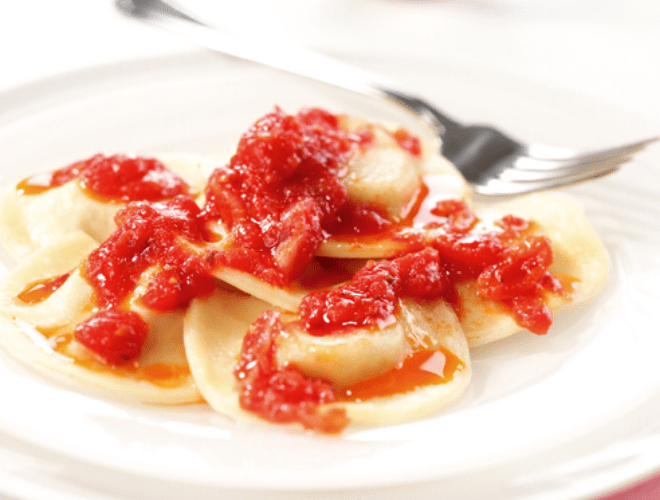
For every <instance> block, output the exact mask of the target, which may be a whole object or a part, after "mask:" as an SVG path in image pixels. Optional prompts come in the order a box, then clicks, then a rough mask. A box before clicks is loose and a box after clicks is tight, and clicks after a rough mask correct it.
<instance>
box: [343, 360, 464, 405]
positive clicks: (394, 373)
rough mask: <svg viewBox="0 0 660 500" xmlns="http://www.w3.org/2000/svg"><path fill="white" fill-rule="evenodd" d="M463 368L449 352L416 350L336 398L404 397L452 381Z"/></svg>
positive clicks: (346, 388) (344, 389)
mask: <svg viewBox="0 0 660 500" xmlns="http://www.w3.org/2000/svg"><path fill="white" fill-rule="evenodd" d="M464 367H465V365H464V364H463V362H462V361H461V360H460V359H459V358H458V357H457V356H456V355H455V354H453V353H452V352H451V351H449V350H447V349H444V348H440V349H439V350H437V351H417V352H414V353H412V354H410V355H409V356H408V357H406V358H405V359H404V360H403V361H402V362H401V363H400V364H399V365H398V366H397V367H396V368H394V369H392V370H390V371H388V372H385V373H383V374H381V375H378V376H376V377H373V378H371V379H368V380H362V381H360V382H357V383H355V384H352V385H350V386H348V387H345V388H343V389H342V390H341V391H338V394H336V395H335V396H336V397H337V399H338V400H339V401H364V400H367V399H371V398H375V397H386V396H393V395H395V394H403V393H405V392H409V391H412V390H414V389H416V388H418V387H422V386H426V385H440V384H446V383H448V382H451V381H452V380H453V378H454V375H455V374H456V373H457V372H458V371H460V370H462V369H463V368H464Z"/></svg>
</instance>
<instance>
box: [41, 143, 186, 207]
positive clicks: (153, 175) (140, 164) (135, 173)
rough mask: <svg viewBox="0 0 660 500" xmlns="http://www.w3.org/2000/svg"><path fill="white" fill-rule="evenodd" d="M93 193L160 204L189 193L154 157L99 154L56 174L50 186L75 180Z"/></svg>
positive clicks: (178, 179) (51, 179)
mask: <svg viewBox="0 0 660 500" xmlns="http://www.w3.org/2000/svg"><path fill="white" fill-rule="evenodd" d="M76 178H78V179H80V185H81V187H82V188H83V189H85V190H87V191H89V192H90V193H92V194H94V195H96V196H99V197H101V198H105V199H111V200H122V201H140V200H144V201H161V200H166V199H169V198H172V197H173V196H176V195H178V194H186V193H188V185H187V184H186V183H185V182H184V181H183V179H181V178H180V177H179V176H178V175H177V174H175V173H174V172H172V171H170V170H168V169H166V168H165V166H164V165H163V164H162V163H161V162H160V161H158V160H156V159H154V158H142V157H133V156H127V155H113V156H104V155H102V154H97V155H95V156H92V157H91V158H89V159H87V160H83V161H79V162H76V163H73V164H72V165H69V166H68V167H65V168H62V169H60V170H57V171H55V172H53V174H52V176H51V178H50V183H49V184H48V186H47V187H57V186H60V185H62V184H64V183H65V182H69V181H70V180H73V179H76Z"/></svg>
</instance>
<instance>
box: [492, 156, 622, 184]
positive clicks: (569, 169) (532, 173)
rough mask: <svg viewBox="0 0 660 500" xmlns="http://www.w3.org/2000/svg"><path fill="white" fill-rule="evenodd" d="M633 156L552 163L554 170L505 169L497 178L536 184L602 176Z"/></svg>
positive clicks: (521, 160)
mask: <svg viewBox="0 0 660 500" xmlns="http://www.w3.org/2000/svg"><path fill="white" fill-rule="evenodd" d="M631 159H632V155H625V156H621V157H617V158H608V159H606V160H601V161H591V162H586V163H580V164H574V163H573V162H571V163H562V162H550V163H552V164H553V165H554V167H553V168H545V169H540V168H539V169H522V168H517V166H516V167H513V168H505V169H503V170H502V171H501V172H500V174H499V175H498V176H497V177H498V178H499V179H500V180H502V181H507V182H535V181H546V182H550V181H552V180H559V179H562V178H575V177H578V178H581V177H582V176H584V175H590V174H594V175H596V176H597V175H600V174H599V172H605V173H608V172H611V171H612V169H615V168H618V167H619V166H620V165H623V164H624V163H626V162H628V161H630V160H631ZM525 160H526V159H518V160H516V163H519V162H520V163H523V162H525V163H528V162H526V161H525Z"/></svg>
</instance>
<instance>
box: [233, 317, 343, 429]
mask: <svg viewBox="0 0 660 500" xmlns="http://www.w3.org/2000/svg"><path fill="white" fill-rule="evenodd" d="M281 331H282V323H281V320H280V316H279V313H277V312H275V311H267V312H265V313H263V314H262V315H261V316H260V317H259V318H258V319H257V320H256V321H255V322H254V323H253V324H252V325H251V326H250V328H249V329H248V332H247V333H246V335H245V337H244V338H243V346H242V349H241V356H240V359H239V362H238V365H237V366H236V369H235V371H234V375H235V377H236V380H237V383H238V389H239V393H238V399H239V403H240V405H241V407H243V408H244V409H246V410H248V411H251V412H254V413H256V414H257V415H260V416H261V417H263V418H265V419H266V420H270V421H271V422H279V423H289V422H299V423H301V424H302V425H303V426H304V427H305V428H307V429H312V430H316V431H319V432H324V433H331V434H334V433H338V432H340V431H341V430H342V429H343V428H344V427H346V425H347V424H348V417H347V416H346V411H345V410H344V409H343V408H341V407H332V406H330V407H325V408H324V407H322V406H321V405H325V404H329V403H334V402H335V401H336V398H335V395H334V392H333V390H332V386H331V385H330V384H329V383H328V382H325V381H323V380H319V379H310V378H308V377H305V376H304V375H302V374H301V373H300V372H299V371H298V370H296V369H295V368H293V367H284V368H281V367H277V366H276V365H275V362H274V339H275V337H276V336H277V335H278V334H279V333H280V332H281Z"/></svg>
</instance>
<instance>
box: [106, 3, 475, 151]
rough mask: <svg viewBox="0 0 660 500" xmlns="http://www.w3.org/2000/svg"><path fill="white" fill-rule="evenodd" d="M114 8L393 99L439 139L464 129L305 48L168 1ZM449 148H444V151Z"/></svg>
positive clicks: (210, 44)
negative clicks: (232, 29)
mask: <svg viewBox="0 0 660 500" xmlns="http://www.w3.org/2000/svg"><path fill="white" fill-rule="evenodd" d="M116 5H117V7H118V8H119V10H120V11H122V12H123V13H124V14H127V15H128V16H131V17H133V18H136V19H139V20H141V21H144V22H147V23H150V24H153V25H156V26H159V27H161V28H165V29H167V30H169V31H172V32H175V33H177V34H179V35H183V36H185V37H186V38H188V39H190V40H192V41H193V42H195V43H196V44H198V45H201V46H203V47H206V48H209V49H212V50H215V51H218V52H222V53H225V54H229V55H232V56H235V57H239V58H241V59H246V60H249V61H253V62H257V63H260V64H263V65H266V66H270V67H274V68H277V69H281V70H284V71H287V72H289V73H294V74H296V75H300V76H304V77H307V78H311V79H313V80H317V81H319V82H323V83H328V84H331V85H334V86H336V87H340V88H343V89H346V90H350V91H354V92H358V93H360V94H363V95H366V96H370V97H375V98H378V99H385V100H389V101H394V102H395V103H396V104H399V105H402V106H404V107H405V108H406V109H407V110H408V111H410V112H412V113H413V114H415V115H416V116H417V117H419V118H422V119H423V120H424V121H425V122H426V124H427V125H430V126H431V127H432V128H433V130H434V131H435V132H436V133H437V134H438V135H439V136H440V137H441V138H442V137H443V136H444V134H445V131H447V130H449V131H450V132H453V131H457V130H460V129H462V128H463V126H462V125H460V124H459V123H457V122H455V121H454V120H452V119H450V118H449V117H448V116H446V115H444V114H443V113H441V112H440V111H438V110H437V109H435V108H433V107H431V106H430V105H428V104H427V103H426V102H425V101H423V100H422V99H420V98H418V97H415V96H413V95H409V94H406V93H403V92H400V91H395V90H392V89H394V88H396V86H395V85H393V84H392V83H390V82H389V81H387V80H386V79H384V78H382V77H376V76H375V75H372V74H371V73H368V72H366V71H364V70H362V69H360V68H356V67H354V66H350V65H348V64H345V63H343V62H340V61H337V60H336V59H332V58H330V57H327V56H325V55H323V54H319V53H317V52H314V51H311V50H308V49H306V48H304V47H300V46H298V45H295V44H289V43H286V42H282V41H278V42H274V41H272V40H270V41H269V42H268V43H267V44H264V43H257V42H255V41H254V40H253V39H251V38H248V37H242V36H240V35H237V34H234V33H229V32H227V31H226V30H224V29H222V28H220V27H217V26H213V25H211V24H209V23H207V22H205V21H202V20H200V19H198V18H196V17H194V16H193V15H192V14H188V13H186V12H184V11H183V10H182V9H181V8H180V7H178V6H176V4H174V3H173V2H170V1H169V0H168V1H165V0H116ZM450 146H451V145H449V144H446V145H444V144H443V150H444V149H445V148H447V147H450Z"/></svg>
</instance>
